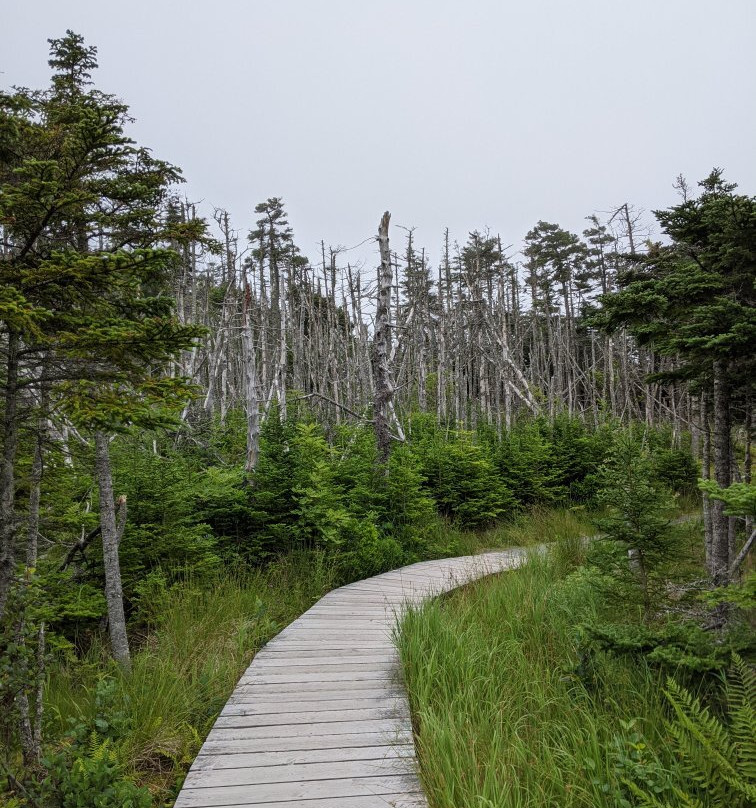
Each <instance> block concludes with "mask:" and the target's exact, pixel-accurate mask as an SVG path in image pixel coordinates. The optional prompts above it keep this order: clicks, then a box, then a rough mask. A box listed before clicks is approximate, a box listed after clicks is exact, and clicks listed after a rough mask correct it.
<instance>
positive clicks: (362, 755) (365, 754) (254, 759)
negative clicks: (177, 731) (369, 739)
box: [192, 743, 415, 771]
mask: <svg viewBox="0 0 756 808" xmlns="http://www.w3.org/2000/svg"><path fill="white" fill-rule="evenodd" d="M414 757H415V747H414V746H413V745H412V744H411V743H407V744H401V745H400V744H397V745H392V746H388V745H383V746H378V745H376V746H349V747H346V748H344V747H340V748H337V749H300V750H292V751H285V752H251V753H250V752H238V753H233V752H232V753H228V754H225V755H205V754H202V753H200V755H198V757H197V758H196V760H195V761H194V764H193V765H192V771H198V770H202V771H205V770H208V769H213V770H214V769H243V768H244V767H246V766H290V765H294V764H297V763H337V762H339V761H342V760H384V759H386V758H408V759H410V760H414Z"/></svg>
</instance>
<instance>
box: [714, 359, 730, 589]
mask: <svg viewBox="0 0 756 808" xmlns="http://www.w3.org/2000/svg"><path fill="white" fill-rule="evenodd" d="M730 462H731V457H730V392H729V389H728V383H727V367H726V362H725V360H723V359H717V360H716V361H715V362H714V478H715V480H716V481H717V484H718V485H719V486H721V487H722V488H727V487H728V486H729V485H730V482H731V479H732V474H731V466H730ZM725 507H726V506H725V504H724V502H722V501H721V500H718V499H715V500H714V501H713V502H712V503H711V521H712V544H711V576H712V580H713V582H714V585H715V586H725V585H726V584H727V583H728V582H729V570H730V563H731V557H730V537H729V532H730V531H729V522H730V520H729V519H728V517H727V516H726V515H725V512H724V511H725Z"/></svg>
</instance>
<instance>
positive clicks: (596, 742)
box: [399, 529, 663, 808]
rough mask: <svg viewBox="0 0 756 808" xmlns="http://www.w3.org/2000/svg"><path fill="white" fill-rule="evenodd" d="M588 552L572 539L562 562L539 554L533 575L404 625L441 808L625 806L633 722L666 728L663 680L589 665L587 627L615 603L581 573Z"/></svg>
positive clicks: (609, 665) (433, 796)
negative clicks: (580, 631) (620, 767)
mask: <svg viewBox="0 0 756 808" xmlns="http://www.w3.org/2000/svg"><path fill="white" fill-rule="evenodd" d="M528 532H530V530H529V529H528ZM580 552H582V543H576V542H574V541H572V540H571V539H570V537H568V539H567V541H566V543H565V542H563V543H562V547H561V550H560V551H559V552H557V553H556V554H554V553H552V554H551V555H550V556H549V557H541V556H539V555H538V554H533V556H532V557H531V558H530V559H529V561H528V562H527V563H526V565H525V566H524V567H523V568H522V569H520V570H519V571H516V572H511V573H507V574H505V575H502V576H498V577H497V578H489V579H484V580H482V581H479V582H477V583H474V584H472V585H470V586H468V587H465V588H464V589H462V590H459V591H457V592H455V593H453V594H452V595H450V596H448V597H446V598H443V599H439V600H435V601H430V602H428V603H426V604H425V605H424V606H422V607H420V608H419V609H417V610H415V611H411V612H410V613H409V614H408V615H407V616H406V618H405V619H404V621H403V623H402V626H401V631H400V636H399V647H400V652H401V657H402V661H403V666H404V673H405V677H406V680H407V684H408V689H409V696H410V702H411V707H412V713H413V719H414V722H415V730H416V733H417V745H418V754H419V758H420V768H421V776H422V780H423V784H424V786H425V788H426V791H427V793H428V796H429V799H430V803H431V806H432V808H467V807H468V806H469V808H473V807H475V808H515V806H518V807H519V806H559V807H560V808H578V807H580V808H589V807H590V808H597V807H600V806H606V807H607V808H608V807H609V806H612V808H614V806H616V805H619V804H621V803H620V802H617V801H616V794H617V792H616V788H615V786H616V782H615V781H616V772H615V771H614V765H615V764H614V763H613V758H612V750H613V749H616V745H615V738H616V736H617V735H618V734H619V733H620V731H621V724H620V721H632V720H633V719H635V721H636V722H637V724H638V725H639V726H640V727H642V729H643V732H644V734H645V735H646V737H649V738H654V739H657V738H659V736H660V734H661V732H663V727H662V726H661V722H662V718H661V716H662V714H663V710H662V707H661V699H660V694H661V682H660V681H658V678H657V675H655V674H654V673H653V672H652V671H650V670H649V669H648V668H645V667H643V666H628V665H627V664H626V663H625V662H620V661H618V660H612V659H609V658H606V659H601V660H597V661H595V662H593V663H592V664H590V665H589V664H587V663H588V660H587V659H581V657H580V652H579V650H578V637H577V633H576V626H577V625H579V624H580V623H581V621H588V620H591V619H593V618H595V617H597V616H599V615H600V612H601V611H602V608H603V607H602V604H601V603H600V601H599V599H598V597H597V595H596V594H595V589H594V588H592V587H591V585H590V581H589V580H588V575H589V573H587V572H586V571H585V570H584V569H581V568H577V567H576V566H575V562H576V560H577V559H576V557H575V556H576V554H579V553H580ZM626 726H627V725H626Z"/></svg>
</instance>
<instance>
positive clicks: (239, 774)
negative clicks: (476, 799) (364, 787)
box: [184, 757, 415, 788]
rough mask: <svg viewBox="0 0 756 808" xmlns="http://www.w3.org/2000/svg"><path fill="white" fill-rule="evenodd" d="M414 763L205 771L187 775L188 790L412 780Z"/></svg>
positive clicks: (366, 762)
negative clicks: (397, 777)
mask: <svg viewBox="0 0 756 808" xmlns="http://www.w3.org/2000/svg"><path fill="white" fill-rule="evenodd" d="M414 764H415V762H414V760H412V759H407V758H406V757H405V758H401V757H391V758H385V757H384V758H377V759H375V760H364V759H363V760H339V761H336V762H331V763H290V764H288V765H286V766H265V765H263V766H259V765H258V766H243V767H241V768H237V769H203V770H201V771H192V772H190V773H189V774H188V775H187V778H186V781H185V783H184V788H212V787H213V786H257V785H262V784H267V783H311V782H315V781H316V780H334V779H338V778H342V779H343V778H345V777H370V776H376V777H379V776H383V777H385V776H386V775H387V774H393V775H402V774H404V775H409V776H412V775H413V774H414V773H415V771H414Z"/></svg>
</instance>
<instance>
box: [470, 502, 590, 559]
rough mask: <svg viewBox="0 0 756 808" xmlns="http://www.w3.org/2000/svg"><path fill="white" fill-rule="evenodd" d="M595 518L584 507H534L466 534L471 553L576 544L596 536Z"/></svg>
mask: <svg viewBox="0 0 756 808" xmlns="http://www.w3.org/2000/svg"><path fill="white" fill-rule="evenodd" d="M592 518H593V514H591V513H589V512H588V511H586V509H585V508H583V507H574V508H548V507H545V506H534V507H532V508H530V509H529V510H527V511H523V512H522V513H520V514H518V515H517V516H516V517H515V518H514V519H513V520H512V521H511V522H502V523H501V524H499V525H496V526H495V527H492V528H490V529H489V530H484V531H479V532H476V533H471V534H466V536H467V540H468V542H469V544H468V546H469V547H470V548H471V552H474V551H476V550H485V549H488V548H495V547H532V546H534V545H537V544H546V543H551V542H559V541H570V540H572V541H577V540H579V539H581V538H583V537H585V536H588V535H590V534H592V533H594V532H595V528H594V527H593V522H592Z"/></svg>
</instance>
